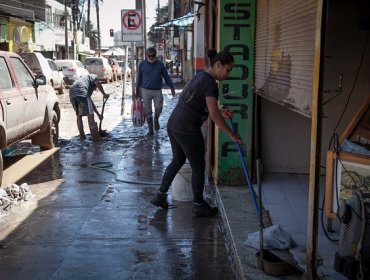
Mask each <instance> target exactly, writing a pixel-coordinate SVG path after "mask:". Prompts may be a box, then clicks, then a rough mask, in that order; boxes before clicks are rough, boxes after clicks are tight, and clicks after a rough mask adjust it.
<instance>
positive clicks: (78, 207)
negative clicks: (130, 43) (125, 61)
mask: <svg viewBox="0 0 370 280" xmlns="http://www.w3.org/2000/svg"><path fill="white" fill-rule="evenodd" d="M103 86H104V89H105V91H106V92H107V93H109V94H110V98H109V99H108V101H107V103H106V106H105V110H104V119H103V121H102V129H104V130H106V132H107V133H108V137H107V140H106V141H100V142H92V141H91V137H90V134H89V128H88V125H87V119H84V128H85V132H86V134H87V139H86V140H80V139H79V137H78V130H77V125H76V121H75V114H74V111H73V109H72V106H71V105H70V103H69V97H68V91H67V92H66V93H65V94H64V95H58V98H59V102H60V108H61V122H60V124H59V136H60V137H59V145H58V147H57V149H56V151H55V152H54V153H51V154H50V155H49V157H48V158H47V159H44V160H43V161H42V162H38V163H37V164H39V165H38V166H37V167H36V168H35V169H33V170H32V171H31V172H30V173H29V174H28V175H27V176H25V177H23V178H22V179H20V180H19V181H17V182H16V183H17V184H21V183H27V184H28V185H29V186H30V189H31V191H32V193H33V194H34V197H33V198H32V199H31V200H29V201H22V202H19V203H18V204H16V205H14V206H13V208H12V209H11V211H9V214H8V215H5V216H0V267H1V270H0V279H4V280H5V279H6V280H11V279H17V280H22V279H27V280H28V279H38V280H39V279H79V280H80V279H109V280H110V279H235V276H234V272H233V269H232V265H231V262H230V260H229V254H228V252H229V251H228V250H229V249H228V248H227V247H226V245H225V241H224V236H223V233H222V232H221V229H220V228H221V227H220V217H217V216H216V217H213V218H198V219H196V218H192V215H191V206H192V202H191V201H174V200H171V199H170V202H171V204H173V206H172V207H171V209H169V210H163V209H159V208H156V207H154V206H153V205H151V204H150V203H149V200H150V199H151V198H152V197H153V195H154V194H155V193H156V192H157V190H158V187H159V184H160V180H161V176H162V173H163V171H164V169H165V168H166V166H167V165H168V163H169V162H170V160H171V155H172V154H171V146H170V144H169V141H168V138H167V132H166V121H167V119H168V117H169V115H170V113H171V111H172V109H173V108H174V106H175V105H176V102H177V99H178V94H179V93H180V92H181V89H180V88H178V89H177V90H176V93H177V96H176V97H172V96H171V95H170V90H169V89H164V91H163V92H164V110H163V114H162V115H161V118H160V124H161V129H160V131H159V132H157V133H155V135H154V136H147V135H146V133H147V126H146V125H144V126H143V127H134V126H133V125H132V122H131V116H130V115H131V112H130V110H131V109H130V108H131V83H130V82H128V83H127V86H126V94H125V98H124V101H125V102H124V105H125V108H124V114H123V115H122V116H121V103H122V102H121V101H122V99H121V98H122V86H121V82H117V83H116V82H113V83H110V84H104V85H103ZM93 100H94V102H95V104H96V106H97V108H98V110H99V111H101V106H102V102H103V98H102V95H101V94H100V92H98V91H97V92H94V94H93ZM95 120H96V121H97V122H98V125H99V120H98V118H97V117H96V118H95ZM34 153H35V154H37V153H38V151H37V150H36V151H34ZM29 156H33V155H32V154H30V155H29ZM27 157H28V156H26V157H25V158H27ZM35 164H36V161H35ZM9 167H11V164H9V166H8V168H9ZM170 196H171V193H170Z"/></svg>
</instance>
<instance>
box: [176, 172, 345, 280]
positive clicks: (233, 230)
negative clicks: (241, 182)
mask: <svg viewBox="0 0 370 280" xmlns="http://www.w3.org/2000/svg"><path fill="white" fill-rule="evenodd" d="M178 177H183V179H176V180H174V183H173V186H172V191H173V189H175V190H176V188H179V184H185V185H186V184H188V186H187V187H188V188H189V189H191V185H190V182H191V169H190V166H189V165H185V166H184V167H183V169H182V170H181V171H180V173H179V175H178ZM289 181H290V182H289ZM306 183H307V184H306ZM262 185H263V193H262V195H263V197H262V199H263V205H264V218H263V220H264V226H265V227H269V226H271V225H273V224H279V225H280V226H281V227H282V228H283V229H284V230H285V231H287V232H288V233H289V235H290V236H291V237H292V239H293V240H294V241H295V242H296V244H297V246H296V247H294V248H292V249H291V250H290V251H288V250H271V251H272V252H273V253H274V254H275V255H277V256H279V257H280V258H281V259H283V260H285V261H286V262H289V263H293V264H295V266H297V267H300V269H301V270H302V271H304V270H305V269H306V260H305V257H306V253H305V252H306V223H307V206H306V205H307V192H305V191H300V189H301V190H302V189H304V188H305V187H306V185H308V181H307V176H305V175H294V174H265V175H264V182H262ZM281 186H283V188H284V189H285V190H281V189H280V188H281ZM180 187H181V188H185V187H186V186H180ZM212 189H213V193H214V199H215V200H216V203H217V205H218V207H219V211H220V216H221V221H222V225H221V227H222V231H223V233H224V236H225V239H226V243H227V245H228V247H229V255H230V257H231V259H232V264H233V267H234V271H235V274H236V277H237V279H257V280H258V279H276V277H273V276H269V275H268V274H266V273H265V272H264V271H262V270H261V269H259V268H258V267H257V258H256V253H257V252H258V250H256V249H254V248H251V247H247V246H246V245H245V244H244V242H245V241H246V239H247V235H248V234H249V233H252V232H256V231H259V217H258V215H257V213H256V209H255V207H254V204H253V200H252V197H251V194H250V192H249V189H248V187H247V186H218V187H213V186H211V185H210V184H208V185H206V190H207V191H208V192H209V191H210V190H212ZM294 215H295V216H297V217H298V218H296V217H295V216H294ZM335 230H336V231H337V232H338V230H339V229H338V225H336V228H335ZM318 244H319V248H318V258H319V259H321V260H322V265H321V266H319V267H318V271H317V273H318V276H319V278H320V279H324V278H325V279H335V280H339V279H345V277H343V276H342V275H341V274H339V273H337V272H335V271H334V268H333V256H334V253H335V252H336V250H337V249H336V244H335V243H334V244H333V243H332V242H329V241H328V240H327V239H326V237H325V236H324V234H323V232H322V230H321V231H320V232H319V234H318ZM302 277H305V276H304V275H303V276H302V275H299V274H298V275H290V276H283V279H302ZM279 278H280V277H279Z"/></svg>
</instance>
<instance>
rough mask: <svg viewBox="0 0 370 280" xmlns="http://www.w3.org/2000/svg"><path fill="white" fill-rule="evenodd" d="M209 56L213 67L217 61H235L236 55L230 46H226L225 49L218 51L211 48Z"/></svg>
mask: <svg viewBox="0 0 370 280" xmlns="http://www.w3.org/2000/svg"><path fill="white" fill-rule="evenodd" d="M207 57H208V58H209V62H210V66H211V67H212V66H213V65H214V64H215V63H216V62H217V61H220V62H221V64H222V65H225V64H232V63H234V57H233V55H232V54H231V53H230V52H229V48H228V47H225V48H224V50H223V51H220V52H219V53H217V51H216V50H214V49H210V50H208V51H207Z"/></svg>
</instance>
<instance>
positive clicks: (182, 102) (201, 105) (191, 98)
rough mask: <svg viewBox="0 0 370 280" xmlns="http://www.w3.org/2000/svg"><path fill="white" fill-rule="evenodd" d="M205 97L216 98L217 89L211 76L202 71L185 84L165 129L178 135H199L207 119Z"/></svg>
mask: <svg viewBox="0 0 370 280" xmlns="http://www.w3.org/2000/svg"><path fill="white" fill-rule="evenodd" d="M206 97H216V98H218V87H217V84H216V81H215V80H214V79H213V78H212V76H211V75H209V74H208V73H207V72H205V71H204V72H200V73H199V74H197V75H195V76H194V77H193V79H191V80H190V81H189V82H188V83H187V84H186V86H185V88H184V89H183V91H182V93H181V95H180V97H179V101H178V103H177V105H176V107H175V109H174V110H173V111H172V114H171V116H170V118H169V120H168V123H167V127H168V128H169V129H171V130H172V131H173V132H176V133H180V134H201V133H202V132H201V127H202V125H203V122H204V121H205V120H206V119H207V118H208V110H207V103H206Z"/></svg>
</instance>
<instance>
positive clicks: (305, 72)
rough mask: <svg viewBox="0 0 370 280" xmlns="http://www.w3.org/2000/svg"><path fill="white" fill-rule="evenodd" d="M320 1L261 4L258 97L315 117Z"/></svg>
mask: <svg viewBox="0 0 370 280" xmlns="http://www.w3.org/2000/svg"><path fill="white" fill-rule="evenodd" d="M316 10H317V1H316V0H315V1H313V0H284V1H283V0H258V1H257V17H256V21H257V22H256V44H255V48H256V50H255V89H256V93H257V94H259V95H261V96H263V97H264V98H267V99H269V100H271V101H273V102H276V103H278V104H280V105H284V106H287V107H288V108H290V109H291V110H293V111H297V112H299V113H301V114H303V115H305V116H308V117H310V116H311V103H312V86H313V68H314V54H315V29H316V16H317V15H316Z"/></svg>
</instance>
